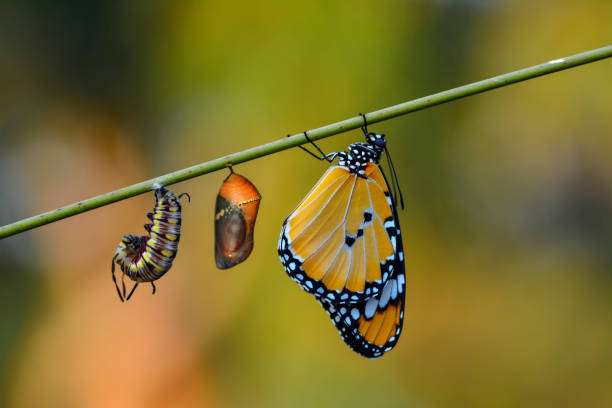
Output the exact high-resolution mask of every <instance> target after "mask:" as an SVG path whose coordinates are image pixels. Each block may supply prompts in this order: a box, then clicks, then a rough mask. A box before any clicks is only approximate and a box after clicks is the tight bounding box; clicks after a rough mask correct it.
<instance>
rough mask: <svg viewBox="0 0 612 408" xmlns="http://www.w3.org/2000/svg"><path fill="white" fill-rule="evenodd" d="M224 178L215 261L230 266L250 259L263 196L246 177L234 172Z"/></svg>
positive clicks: (217, 215)
mask: <svg viewBox="0 0 612 408" xmlns="http://www.w3.org/2000/svg"><path fill="white" fill-rule="evenodd" d="M230 171H231V173H230V175H229V176H228V177H227V178H226V179H225V180H224V181H223V185H222V186H221V189H220V190H219V194H218V195H217V203H216V205H215V261H216V263H217V268H219V269H228V268H231V267H232V266H235V265H238V264H239V263H240V262H242V261H244V260H245V259H247V258H248V256H249V255H250V254H251V251H252V250H253V230H254V228H255V219H256V217H257V211H258V210H259V201H260V200H261V195H260V194H259V192H258V191H257V189H256V188H255V186H254V185H253V184H252V183H251V182H250V181H249V180H247V179H246V178H245V177H243V176H241V175H239V174H236V173H234V171H233V170H232V168H231V167H230Z"/></svg>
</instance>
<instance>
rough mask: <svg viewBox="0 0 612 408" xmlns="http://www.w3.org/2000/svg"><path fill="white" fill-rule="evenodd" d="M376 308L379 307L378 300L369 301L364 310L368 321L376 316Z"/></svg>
mask: <svg viewBox="0 0 612 408" xmlns="http://www.w3.org/2000/svg"><path fill="white" fill-rule="evenodd" d="M376 306H378V301H377V300H376V298H370V299H369V300H368V301H367V303H366V305H365V310H364V315H365V317H366V318H367V319H371V318H372V316H374V312H376Z"/></svg>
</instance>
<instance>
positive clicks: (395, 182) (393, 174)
mask: <svg viewBox="0 0 612 408" xmlns="http://www.w3.org/2000/svg"><path fill="white" fill-rule="evenodd" d="M385 156H387V164H388V165H389V170H390V172H391V184H392V185H393V194H395V201H396V202H397V196H398V194H397V193H399V202H400V206H401V208H402V210H403V209H404V196H403V194H402V190H401V189H400V184H399V179H398V178H397V171H395V166H394V165H393V160H391V155H390V154H389V149H387V147H386V146H385ZM396 186H397V192H396V191H395V188H396Z"/></svg>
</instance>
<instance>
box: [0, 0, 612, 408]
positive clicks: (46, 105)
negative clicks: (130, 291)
mask: <svg viewBox="0 0 612 408" xmlns="http://www.w3.org/2000/svg"><path fill="white" fill-rule="evenodd" d="M610 21H612V2H610V1H606V0H602V1H595V0H593V1H583V2H575V1H571V0H560V1H554V2H553V1H541V2H533V1H528V0H515V1H510V0H508V1H501V0H498V1H484V0H471V1H470V0H463V1H461V0H454V1H453V0H437V1H425V0H422V1H417V0H413V1H409V0H404V1H402V0H380V1H361V0H357V1H352V2H348V1H312V0H309V1H294V2H252V1H233V2H229V1H228V2H208V1H195V0H194V1H178V2H169V1H162V0H156V1H149V2H146V3H144V2H136V1H80V0H58V1H54V2H46V1H32V0H30V1H10V0H5V1H3V2H2V3H0V84H1V89H2V91H1V92H0V143H1V145H0V182H1V185H2V188H1V189H0V201H1V203H2V204H1V209H2V211H1V212H0V224H2V225H4V224H7V223H9V222H13V221H16V220H17V219H20V218H23V217H26V216H30V215H33V214H37V213H40V212H42V211H46V210H49V209H52V208H56V207H59V206H61V205H64V204H68V203H72V202H75V201H77V200H80V199H84V198H89V197H91V196H94V195H97V194H100V193H103V192H107V191H110V190H114V189H117V188H120V187H123V186H126V185H128V184H132V183H136V182H139V181H142V180H145V179H149V178H152V177H155V176H157V175H160V174H164V173H167V172H170V171H173V170H176V169H180V168H183V167H187V166H189V165H192V164H195V163H199V162H202V161H206V160H209V159H213V158H216V157H219V156H222V155H224V154H228V153H232V152H235V151H238V150H242V149H245V148H248V147H252V146H255V145H257V144H261V143H266V142H269V141H272V140H275V139H278V138H280V137H283V136H284V135H286V134H287V133H297V132H300V131H302V130H304V129H309V128H313V127H317V126H321V125H324V124H327V123H331V122H335V121H337V120H341V119H344V118H347V117H350V116H354V115H355V114H356V113H358V112H367V111H371V110H375V109H378V108H382V107H385V106H388V105H392V104H396V103H399V102H403V101H406V100H409V99H412V98H416V97H420V96H424V95H427V94H430V93H434V92H437V91H440V90H444V89H447V88H450V87H454V86H458V85H462V84H465V83H468V82H471V81H476V80H479V79H483V78H486V77H489V76H493V75H496V74H501V73H504V72H508V71H511V70H515V69H518V68H522V67H525V66H529V65H534V64H537V63H541V62H545V61H548V60H551V59H554V58H559V57H563V56H567V55H571V54H574V53H577V52H581V51H585V50H588V49H592V48H597V47H600V46H603V45H606V44H608V43H610V40H611V39H612V24H610ZM611 74H612V61H610V60H607V61H603V62H598V63H594V64H591V65H587V66H583V67H579V68H576V69H572V70H569V71H564V72H561V73H557V74H553V75H550V76H547V77H543V78H539V79H536V80H532V81H528V82H526V83H522V84H518V85H514V86H511V87H508V88H503V89H500V90H496V91H492V92H489V93H486V94H482V95H478V96H474V97H470V98H468V99H465V100H461V101H457V102H453V103H450V104H447V105H444V106H439V107H436V108H432V109H428V110H426V111H422V112H417V113H414V114H411V115H409V116H406V117H402V118H398V119H394V120H390V121H388V122H384V123H381V124H377V125H375V126H372V130H376V131H379V132H383V133H386V134H387V135H388V139H389V145H390V147H391V151H392V155H393V158H394V161H395V164H396V166H397V170H398V173H399V178H400V182H401V185H402V189H403V193H404V196H405V198H406V204H407V206H406V210H405V211H403V212H401V213H400V218H401V225H402V231H403V235H404V239H405V243H404V245H405V252H406V254H407V256H406V269H407V294H408V297H407V304H406V318H405V323H404V332H403V334H402V337H401V339H400V341H399V343H398V345H397V347H396V348H395V349H394V350H393V351H392V352H390V353H389V354H387V355H386V356H384V357H383V358H382V359H380V360H375V361H370V360H366V359H364V358H362V357H360V356H358V355H357V354H355V353H353V352H351V351H350V350H349V349H348V348H347V347H346V346H345V345H344V343H343V342H342V341H341V339H340V336H339V335H338V333H337V332H336V329H335V328H334V327H333V325H332V324H331V322H330V321H329V319H328V317H327V316H326V315H325V313H324V312H323V311H322V309H321V308H320V307H319V306H318V305H317V304H316V302H314V301H313V299H312V298H311V296H309V295H307V294H305V293H303V292H302V291H301V290H300V289H299V287H298V286H297V285H296V284H295V283H293V282H292V281H291V280H290V279H289V278H288V277H287V276H286V275H285V273H284V271H283V269H282V266H281V264H280V262H279V261H278V259H277V255H276V243H277V239H278V234H279V231H280V226H281V223H282V221H283V220H284V218H285V216H286V215H287V214H288V213H289V212H290V211H291V210H292V209H293V208H294V207H295V205H296V204H297V203H298V202H299V201H300V200H301V199H302V197H303V196H304V195H305V194H306V192H307V191H308V190H309V189H310V187H311V186H312V184H313V183H314V182H315V181H316V180H317V179H318V178H319V176H320V175H321V174H322V173H323V171H324V170H325V168H326V164H325V163H320V162H318V161H316V160H313V159H312V158H310V157H309V156H307V155H306V154H304V153H303V152H301V151H300V150H298V149H292V150H290V151H285V152H281V153H279V154H276V155H273V156H268V157H265V158H262V159H259V160H256V161H253V162H249V163H246V164H243V165H239V166H236V168H235V170H236V171H237V172H239V173H241V174H244V175H246V176H247V177H248V178H249V179H251V181H253V183H255V185H256V186H257V188H258V189H259V191H260V192H261V193H262V195H263V200H262V205H261V208H260V212H259V219H258V221H257V226H256V231H255V238H256V241H255V249H254V252H253V254H252V255H251V257H250V258H249V259H248V260H247V261H246V262H245V263H243V264H241V265H240V266H238V267H236V268H233V269H230V270H227V271H219V270H217V269H216V268H215V263H214V259H213V208H214V200H215V196H216V194H217V191H218V188H219V186H220V184H221V181H222V180H223V178H224V177H225V175H226V172H219V173H213V174H209V175H206V176H203V177H200V178H197V179H194V180H191V181H188V182H184V183H181V184H178V185H175V186H172V187H171V188H172V190H173V191H175V192H177V193H181V192H184V191H187V192H189V193H190V194H191V197H192V202H191V204H186V205H184V226H183V236H182V241H181V245H180V251H179V254H178V258H177V260H176V262H175V265H174V267H173V268H172V270H171V271H170V272H169V273H168V274H167V275H166V276H164V277H163V278H162V279H161V280H160V281H159V284H158V293H157V294H156V295H155V296H151V295H150V292H149V289H147V288H142V289H139V290H138V291H137V292H136V294H135V296H134V298H133V301H131V302H129V303H127V304H122V303H120V302H119V300H118V299H117V295H116V293H115V290H114V287H113V284H112V281H111V277H110V270H109V269H110V265H109V264H110V260H111V257H112V256H113V254H114V251H115V248H116V246H117V244H118V242H119V239H120V238H121V236H122V235H124V234H127V233H137V234H142V233H143V232H144V230H143V228H142V224H144V223H145V222H146V219H145V213H146V212H147V211H150V210H151V208H152V205H153V196H152V195H151V194H147V195H145V196H140V197H136V198H133V199H130V200H127V201H123V202H120V203H116V204H113V205H110V206H107V207H104V208H100V209H98V210H95V211H91V212H88V213H85V214H82V215H79V216H76V217H73V218H69V219H66V220H63V221H61V222H57V223H54V224H51V225H48V226H45V227H42V228H39V229H36V230H33V231H29V232H26V233H23V234H20V235H18V236H15V237H11V238H8V239H5V240H2V241H1V242H0V256H1V258H2V261H3V262H2V268H1V271H2V272H1V274H2V276H1V277H2V285H0V316H1V317H0V406H7V407H8V406H10V407H35V406H36V407H40V406H44V407H47V406H51V407H56V406H62V407H110V406H117V407H118V406H125V407H168V406H185V407H190V406H199V407H202V406H211V407H234V406H237V407H241V406H242V407H250V406H281V407H282V406H298V407H299V406H304V407H309V406H364V407H372V406H375V407H383V406H384V407H386V406H392V407H394V406H414V407H438V406H443V407H444V406H448V407H459V406H462V407H489V406H496V407H503V406H553V405H555V406H606V405H607V406H611V405H612V387H611V386H610V384H611V383H612V380H611V378H612V347H611V344H612V296H610V292H611V289H612V274H611V268H612V251H611V250H610V249H611V244H612V242H611V241H612V217H611V215H612V161H611V160H610V157H611V154H612V137H611V136H612V115H611V108H610V107H611V106H612V75H611ZM360 139H361V135H360V133H359V132H357V131H354V132H350V133H347V134H343V135H339V136H336V137H333V138H330V139H326V140H324V141H322V142H321V143H320V145H321V146H322V148H323V149H325V150H326V151H337V150H342V149H344V148H345V147H346V145H347V144H348V143H351V142H354V141H357V140H360Z"/></svg>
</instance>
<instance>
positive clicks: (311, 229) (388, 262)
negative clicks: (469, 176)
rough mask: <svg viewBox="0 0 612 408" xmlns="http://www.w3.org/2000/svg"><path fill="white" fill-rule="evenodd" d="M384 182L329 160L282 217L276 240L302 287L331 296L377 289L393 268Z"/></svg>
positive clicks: (358, 297) (349, 297)
mask: <svg viewBox="0 0 612 408" xmlns="http://www.w3.org/2000/svg"><path fill="white" fill-rule="evenodd" d="M392 207H393V204H392V201H391V197H390V194H389V191H388V187H387V183H386V181H385V179H384V176H383V175H382V173H381V171H380V169H379V167H378V166H377V165H376V164H374V163H368V164H367V166H366V170H365V174H364V176H358V175H357V174H355V173H351V172H350V171H349V170H348V169H347V168H345V167H343V166H331V167H330V168H329V169H328V170H327V172H326V173H325V174H324V175H323V177H321V179H320V180H319V181H318V182H317V183H316V184H315V186H314V187H313V189H312V190H311V191H310V192H309V193H308V194H307V195H306V197H305V198H304V200H302V202H301V203H300V204H299V205H298V206H297V208H296V209H295V210H294V211H293V212H292V213H291V214H290V215H289V217H287V219H286V220H285V222H284V224H283V229H282V231H281V237H280V240H279V256H280V258H281V261H282V263H283V265H284V266H285V270H286V271H287V273H288V274H289V276H290V277H291V278H292V279H294V280H295V281H296V282H297V283H298V284H299V285H300V286H301V287H302V288H303V289H304V290H306V291H307V292H309V293H311V294H313V295H314V296H316V297H317V298H321V299H325V300H329V301H332V302H360V301H363V300H366V299H368V298H370V297H372V296H373V295H375V294H377V293H379V292H380V291H381V290H382V288H383V286H384V284H385V282H386V281H387V280H388V278H389V276H390V275H391V274H392V273H393V266H394V256H395V253H396V250H397V242H396V241H397V240H396V235H397V231H398V229H399V228H398V225H397V223H396V219H395V217H394V216H393V213H392Z"/></svg>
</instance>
